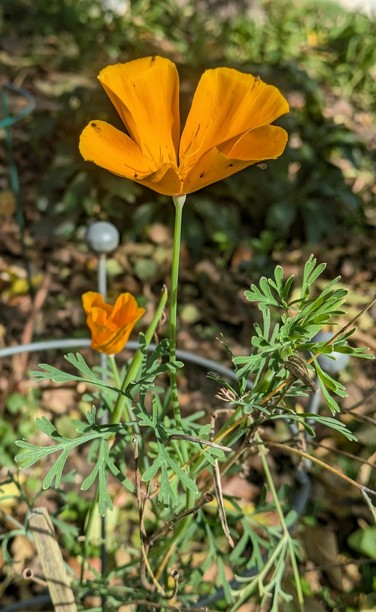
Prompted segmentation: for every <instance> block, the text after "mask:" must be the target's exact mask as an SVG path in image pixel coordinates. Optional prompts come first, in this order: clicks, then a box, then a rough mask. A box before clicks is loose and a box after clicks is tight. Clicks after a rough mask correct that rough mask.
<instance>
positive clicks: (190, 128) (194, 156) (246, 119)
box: [179, 68, 289, 175]
mask: <svg viewBox="0 0 376 612" xmlns="http://www.w3.org/2000/svg"><path fill="white" fill-rule="evenodd" d="M288 110H289V106H288V103H287V101H286V100H285V98H284V97H283V95H282V94H281V93H280V91H279V90H278V89H277V88H276V87H274V86H273V85H267V84H266V83H264V82H263V81H261V80H260V79H259V78H257V77H254V76H252V75H251V74H244V73H242V72H239V71H237V70H234V69H232V68H215V69H214V70H207V71H206V72H204V74H203V75H202V77H201V79H200V82H199V84H198V86H197V89H196V92H195V94H194V97H193V101H192V106H191V109H190V112H189V114H188V118H187V122H186V125H185V127H184V130H183V134H182V137H181V143H180V154H179V155H180V166H181V171H182V174H183V175H185V174H187V170H188V171H189V170H190V169H191V168H192V167H193V165H194V164H195V163H196V162H197V160H198V159H199V158H200V157H201V156H202V155H203V154H204V153H206V152H208V151H209V150H210V149H212V148H213V147H219V146H220V145H221V144H223V143H225V142H227V141H229V140H231V139H233V138H235V137H239V136H241V135H242V134H245V133H246V132H249V131H250V130H253V129H255V128H258V127H260V126H264V125H269V124H270V123H272V122H273V121H274V120H275V119H277V118H278V117H280V116H281V115H283V114H285V113H287V112H288Z"/></svg>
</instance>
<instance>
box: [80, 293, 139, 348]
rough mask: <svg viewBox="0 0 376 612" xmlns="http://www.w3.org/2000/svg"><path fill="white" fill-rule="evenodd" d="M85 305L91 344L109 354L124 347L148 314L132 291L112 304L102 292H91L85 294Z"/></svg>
mask: <svg viewBox="0 0 376 612" xmlns="http://www.w3.org/2000/svg"><path fill="white" fill-rule="evenodd" d="M82 304H83V307H84V310H85V312H86V314H87V318H86V323H87V325H88V327H89V329H90V332H91V346H92V348H93V349H95V350H96V351H99V352H100V353H106V354H107V355H114V354H116V353H120V351H122V350H123V348H124V346H125V345H126V343H127V342H128V339H129V336H130V334H131V332H132V330H133V328H134V326H135V325H136V323H137V321H138V320H139V319H140V318H141V317H142V315H143V314H144V313H145V309H144V308H139V306H138V304H137V302H136V300H135V298H134V297H133V295H131V294H130V293H121V294H120V295H119V297H118V298H117V300H116V302H115V304H114V305H112V304H107V303H106V302H105V301H104V300H103V296H102V295H101V294H100V293H97V292H96V291H88V292H86V293H84V294H83V295H82Z"/></svg>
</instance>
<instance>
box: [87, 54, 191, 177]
mask: <svg viewBox="0 0 376 612" xmlns="http://www.w3.org/2000/svg"><path fill="white" fill-rule="evenodd" d="M98 79H99V81H100V82H101V84H102V85H103V87H104V89H105V91H106V93H107V95H108V96H109V98H110V100H111V102H112V103H113V105H114V106H115V108H116V110H117V111H118V113H119V115H120V117H121V119H122V121H123V122H124V124H125V126H126V127H127V130H128V132H129V134H130V136H131V138H132V139H133V140H134V141H135V143H136V144H137V145H138V146H139V148H140V150H141V152H142V154H143V156H144V157H145V159H147V160H148V162H149V163H151V164H152V165H154V166H156V167H160V166H161V165H162V164H163V163H165V162H169V161H170V162H175V163H176V156H177V150H178V142H179V136H180V118H179V75H178V72H177V69H176V66H175V64H173V62H171V61H170V60H168V59H166V58H163V57H158V56H157V57H145V58H141V59H137V60H133V61H131V62H127V63H125V64H114V65H112V66H107V68H104V69H103V70H102V71H101V72H100V74H99V76H98Z"/></svg>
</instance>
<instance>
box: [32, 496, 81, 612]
mask: <svg viewBox="0 0 376 612" xmlns="http://www.w3.org/2000/svg"><path fill="white" fill-rule="evenodd" d="M29 525H30V529H31V531H32V533H33V536H34V540H35V544H36V547H37V550H38V555H39V558H40V560H41V565H42V569H43V573H44V578H45V580H46V582H47V585H48V589H49V591H50V596H51V600H52V603H53V606H54V610H56V611H58V612H77V606H76V603H75V599H74V594H73V591H72V589H71V586H70V580H69V577H68V574H67V570H66V569H65V565H64V561H63V556H62V554H61V550H60V548H59V544H58V543H57V540H56V536H55V530H54V527H53V525H52V522H51V519H50V515H49V514H48V510H47V508H43V507H40V508H34V510H33V511H32V512H30V515H29Z"/></svg>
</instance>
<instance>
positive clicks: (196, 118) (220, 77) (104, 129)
mask: <svg viewBox="0 0 376 612" xmlns="http://www.w3.org/2000/svg"><path fill="white" fill-rule="evenodd" d="M98 78H99V81H100V82H101V84H102V85H103V87H104V89H105V91H106V93H107V95H108V96H109V98H110V100H111V102H112V103H113V105H114V106H115V108H116V110H117V112H118V113H119V115H120V118H121V119H122V121H123V123H124V125H125V127H126V129H127V132H128V134H126V133H125V132H123V131H120V130H118V129H116V128H115V127H113V126H112V125H110V124H109V123H106V122H105V121H100V120H95V121H91V122H90V123H89V125H87V126H86V128H85V129H84V130H83V132H82V134H81V138H80V152H81V154H82V156H83V157H84V159H85V160H87V161H92V162H94V163H95V164H97V165H98V166H101V167H102V168H105V169H106V170H109V171H110V172H113V173H114V174H117V175H118V176H122V177H125V178H128V179H131V180H132V181H136V182H137V183H141V184H142V185H146V186H147V187H150V188H151V189H153V190H154V191H157V192H158V193H161V194H164V195H170V196H179V195H185V194H187V193H192V192H193V191H197V190H198V189H201V188H202V187H205V186H206V185H210V184H211V183H215V182H217V181H220V180H222V179H224V178H226V177H228V176H230V175H231V174H234V173H235V172H238V171H239V170H242V169H243V168H246V167H247V166H251V165H252V164H256V163H259V162H262V161H264V160H267V159H276V158H277V157H279V155H281V154H282V153H283V151H284V149H285V146H286V143H287V133H286V132H285V130H283V129H282V128H280V127H277V126H273V125H270V124H271V123H272V122H273V121H275V119H277V118H278V117H280V116H281V115H284V114H285V113H287V112H288V111H289V106H288V103H287V101H286V100H285V98H284V97H283V96H282V94H281V93H280V91H279V90H278V89H277V88H276V87H274V86H273V85H267V84H266V83H263V81H261V80H260V79H259V78H257V77H254V76H252V75H251V74H244V73H242V72H239V71H238V70H234V69H232V68H214V69H212V70H207V71H206V72H204V74H203V75H202V77H201V79H200V82H199V84H198V86H197V89H196V92H195V94H194V97H193V101H192V105H191V109H190V111H189V114H188V117H187V121H186V124H185V127H184V129H183V132H182V134H181V136H180V116H179V76H178V72H177V69H176V66H175V64H174V63H173V62H171V61H170V60H168V59H166V58H163V57H145V58H142V59H137V60H134V61H131V62H127V63H125V64H114V65H112V66H107V68H104V69H103V70H102V71H101V72H100V74H99V77H98Z"/></svg>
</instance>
